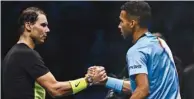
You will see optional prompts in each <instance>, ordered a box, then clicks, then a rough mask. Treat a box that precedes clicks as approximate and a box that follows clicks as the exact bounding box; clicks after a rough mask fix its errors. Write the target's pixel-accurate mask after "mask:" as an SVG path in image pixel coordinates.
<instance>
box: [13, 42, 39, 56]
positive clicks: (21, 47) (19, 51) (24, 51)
mask: <svg viewBox="0 0 194 99" xmlns="http://www.w3.org/2000/svg"><path fill="white" fill-rule="evenodd" d="M15 46H16V47H15V49H14V51H15V52H14V53H15V54H16V55H17V56H19V57H21V56H23V57H40V55H39V53H38V52H37V51H35V50H33V49H31V48H29V47H28V46H27V45H25V44H17V45H15Z"/></svg>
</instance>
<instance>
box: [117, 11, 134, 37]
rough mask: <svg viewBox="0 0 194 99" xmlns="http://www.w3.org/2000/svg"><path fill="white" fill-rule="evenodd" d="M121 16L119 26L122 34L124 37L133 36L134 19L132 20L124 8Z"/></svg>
mask: <svg viewBox="0 0 194 99" xmlns="http://www.w3.org/2000/svg"><path fill="white" fill-rule="evenodd" d="M119 18H120V24H119V26H118V28H119V29H120V31H121V35H122V36H123V37H124V38H127V37H128V36H131V35H132V33H133V28H134V20H130V19H129V16H128V15H127V12H126V11H124V10H122V11H121V13H120V16H119Z"/></svg>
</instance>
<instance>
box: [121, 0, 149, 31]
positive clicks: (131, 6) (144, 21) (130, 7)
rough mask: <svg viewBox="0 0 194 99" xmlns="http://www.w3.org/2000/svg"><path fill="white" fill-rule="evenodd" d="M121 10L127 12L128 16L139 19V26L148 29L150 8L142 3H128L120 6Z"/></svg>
mask: <svg viewBox="0 0 194 99" xmlns="http://www.w3.org/2000/svg"><path fill="white" fill-rule="evenodd" d="M121 10H124V11H126V12H127V15H128V16H135V17H139V18H138V21H139V25H140V27H143V28H148V25H149V23H150V21H151V7H150V6H149V4H148V3H147V2H144V1H128V2H126V3H125V4H123V5H122V6H121Z"/></svg>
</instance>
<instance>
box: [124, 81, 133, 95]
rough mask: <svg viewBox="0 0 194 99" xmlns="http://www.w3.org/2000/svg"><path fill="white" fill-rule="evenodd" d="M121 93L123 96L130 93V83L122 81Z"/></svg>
mask: <svg viewBox="0 0 194 99" xmlns="http://www.w3.org/2000/svg"><path fill="white" fill-rule="evenodd" d="M122 92H124V93H125V94H130V93H131V88H130V81H127V80H124V82H123V88H122Z"/></svg>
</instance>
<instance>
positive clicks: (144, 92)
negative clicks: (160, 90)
mask: <svg viewBox="0 0 194 99" xmlns="http://www.w3.org/2000/svg"><path fill="white" fill-rule="evenodd" d="M148 94H149V89H148V88H147V87H137V88H136V89H135V91H134V92H133V94H132V96H131V98H130V99H145V98H146V97H147V96H148Z"/></svg>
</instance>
